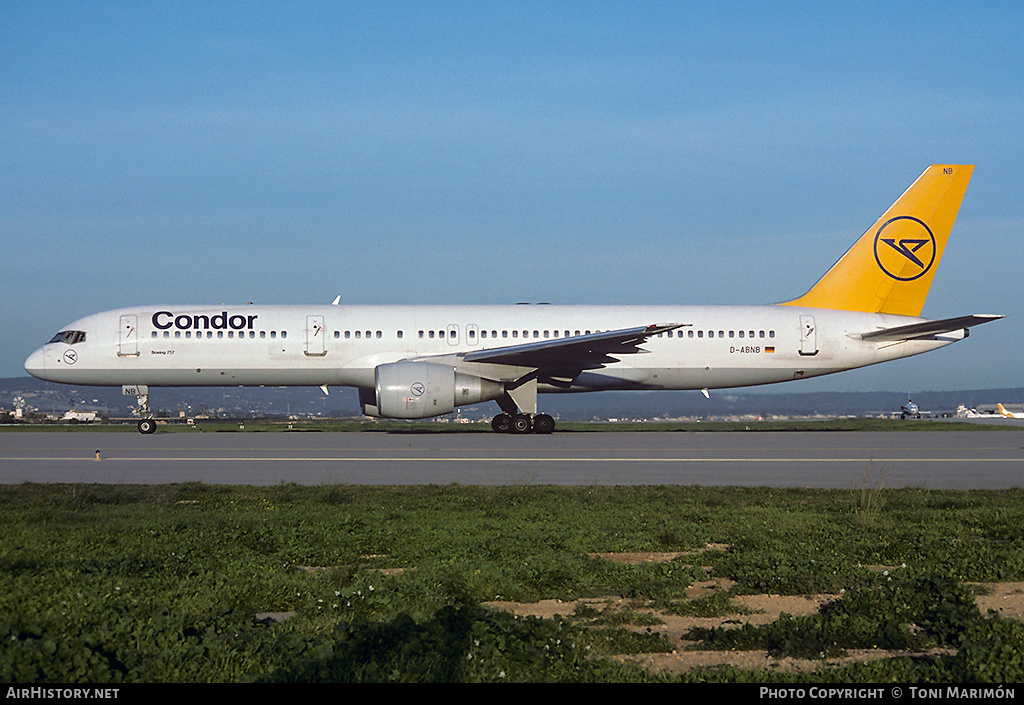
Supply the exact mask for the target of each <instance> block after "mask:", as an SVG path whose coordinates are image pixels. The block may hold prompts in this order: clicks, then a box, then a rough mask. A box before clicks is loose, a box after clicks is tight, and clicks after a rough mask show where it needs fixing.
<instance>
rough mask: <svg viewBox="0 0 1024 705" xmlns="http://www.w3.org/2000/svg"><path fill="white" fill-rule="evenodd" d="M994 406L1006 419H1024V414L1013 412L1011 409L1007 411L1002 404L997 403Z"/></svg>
mask: <svg viewBox="0 0 1024 705" xmlns="http://www.w3.org/2000/svg"><path fill="white" fill-rule="evenodd" d="M996 407H997V408H998V409H999V415H1000V416H1005V417H1006V418H1008V419H1024V414H1015V413H1013V412H1012V411H1007V410H1006V408H1005V407H1004V406H1003V405H1002V404H997V405H996Z"/></svg>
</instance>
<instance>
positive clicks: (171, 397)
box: [0, 377, 1024, 420]
mask: <svg viewBox="0 0 1024 705" xmlns="http://www.w3.org/2000/svg"><path fill="white" fill-rule="evenodd" d="M912 396H913V399H914V401H915V402H916V403H917V404H918V405H919V406H920V407H921V410H922V411H931V412H936V413H938V412H953V411H955V410H956V408H957V406H958V405H960V404H963V405H965V406H967V407H974V408H985V409H992V408H994V407H995V405H996V403H997V402H1002V403H1003V404H1007V405H1011V404H1012V405H1014V406H1017V407H1019V406H1020V405H1021V404H1024V388H1012V389H981V390H963V391H945V392H918V393H914V394H913V395H912ZM15 398H21V399H23V400H24V403H25V404H27V405H29V406H31V407H33V408H35V409H38V410H39V411H43V412H59V413H61V414H63V413H64V412H65V411H67V410H68V409H70V408H72V407H74V408H77V409H95V410H97V411H100V412H101V414H103V415H105V416H109V417H123V416H128V415H129V414H130V411H131V409H132V408H133V407H134V406H135V397H126V396H122V395H121V390H120V388H118V387H88V386H77V385H62V384H54V383H52V382H43V381H41V380H37V379H35V378H33V377H13V378H0V408H3V409H11V408H13V406H14V400H15ZM149 401H150V406H151V408H152V409H153V410H154V412H156V413H157V414H159V415H166V416H178V415H179V412H185V413H186V415H188V416H194V415H197V414H200V413H209V414H211V415H215V416H227V417H253V416H287V415H299V416H305V415H316V416H335V417H348V416H358V415H359V401H358V395H357V394H356V391H355V390H354V389H350V388H345V387H332V388H330V394H329V395H324V393H323V392H322V391H320V390H319V389H318V388H316V387H224V388H221V387H187V388H181V387H179V388H154V389H153V390H152V391H151V393H150V400H149ZM906 402H907V397H906V394H904V393H897V392H809V393H802V394H801V393H795V392H794V393H784V394H783V393H765V392H759V391H755V392H752V391H749V390H744V389H736V390H718V391H715V390H712V391H711V398H710V399H705V398H704V396H703V395H701V394H700V392H696V391H685V392H600V393H596V394H549V395H542V396H541V398H540V404H541V408H542V409H543V410H544V411H545V412H547V413H550V414H551V415H553V416H555V417H557V418H561V419H566V420H590V419H607V418H648V419H653V418H673V419H674V418H687V417H688V418H703V419H708V418H722V417H731V416H743V415H760V416H764V417H765V418H769V417H773V416H814V415H821V416H846V415H856V416H864V415H878V414H883V413H893V412H897V411H899V408H900V406H901V405H902V404H905V403H906ZM496 413H498V407H497V405H496V404H494V403H487V404H477V405H475V406H472V407H464V408H463V409H462V411H461V415H462V416H464V417H467V418H472V419H477V418H481V419H483V418H490V417H491V416H493V415H494V414H496Z"/></svg>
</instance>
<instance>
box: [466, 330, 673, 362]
mask: <svg viewBox="0 0 1024 705" xmlns="http://www.w3.org/2000/svg"><path fill="white" fill-rule="evenodd" d="M683 325H684V324H682V323H659V324H654V325H649V326H638V327H636V328H623V329H621V330H610V331H603V332H601V333H591V334H589V335H578V336H574V337H570V338H554V339H551V340H542V341H537V342H535V343H523V344H521V345H510V346H507V347H501V348H487V349H484V350H473V351H472V352H468V353H466V354H465V355H464V356H462V357H463V359H464V360H465V361H466V362H486V363H491V364H497V365H513V366H516V367H533V368H537V369H545V370H593V369H597V368H600V367H603V366H605V365H607V364H610V363H613V362H618V361H619V358H618V357H617V356H618V355H634V354H637V353H643V352H647V351H646V350H644V349H643V348H641V347H640V346H641V345H642V344H643V343H645V342H646V341H647V339H648V338H650V337H651V336H653V335H657V334H658V333H664V332H665V331H670V330H675V329H676V328H681V327H682V326H683Z"/></svg>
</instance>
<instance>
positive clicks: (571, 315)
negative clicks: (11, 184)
mask: <svg viewBox="0 0 1024 705" xmlns="http://www.w3.org/2000/svg"><path fill="white" fill-rule="evenodd" d="M973 171H974V167H973V166H963V165H935V166H932V167H929V168H928V169H927V170H925V172H924V173H923V174H922V175H921V176H920V177H919V178H918V179H917V181H915V182H914V183H913V185H912V186H911V187H910V188H909V189H907V191H906V192H905V193H904V194H903V195H902V196H900V197H899V199H897V201H896V202H895V203H894V204H893V205H892V206H891V207H890V208H889V209H888V210H887V211H886V212H885V213H884V214H883V215H882V216H881V217H880V218H879V219H878V220H877V221H876V222H875V224H874V225H872V226H871V228H870V229H868V231H867V232H866V233H865V234H864V235H863V236H861V238H860V239H859V240H857V242H855V243H854V245H853V247H851V248H850V249H849V251H847V252H846V254H845V255H843V257H842V258H840V260H839V261H838V262H837V263H836V264H835V265H834V266H833V267H832V268H831V269H830V270H829V271H828V272H826V274H825V275H824V276H823V277H822V278H821V279H820V280H819V281H818V283H817V284H815V285H814V286H813V287H812V288H811V290H810V291H808V292H807V293H806V294H804V295H803V296H801V297H800V298H798V299H794V300H793V301H787V302H785V303H780V304H771V305H761V306H670V305H666V306H553V305H517V306H465V305H460V306H341V305H339V303H338V301H339V300H338V299H335V301H334V303H333V304H330V305H322V306H253V305H247V306H213V307H211V306H179V305H174V306H172V305H159V306H143V307H135V308H125V309H119V310H116V311H107V312H105V313H98V314H95V315H92V316H87V317H86V318H82V319H80V320H78V321H75V322H74V323H71V324H69V325H67V326H66V327H65V328H63V329H62V330H61V331H60V332H59V333H57V334H56V335H55V336H54V337H53V339H52V340H50V342H48V343H46V344H45V345H43V346H42V347H41V348H39V349H38V350H36V351H35V352H33V353H32V354H31V355H30V356H29V358H28V360H26V362H25V369H26V370H27V371H28V372H29V373H30V374H32V375H33V376H35V377H38V378H40V379H44V380H51V381H54V382H63V383H66V384H90V385H108V386H121V387H122V388H123V389H124V392H125V393H126V394H135V395H137V396H138V400H139V408H138V413H139V414H140V416H141V417H142V420H141V421H139V430H140V431H141V432H142V433H152V432H153V431H154V430H155V428H156V426H155V424H154V422H153V419H152V417H151V415H150V413H149V388H150V387H190V386H191V387H209V386H257V385H271V386H282V385H294V386H319V387H320V388H322V389H323V390H324V392H325V393H326V392H327V390H328V387H330V386H347V387H356V388H358V390H359V401H360V404H361V406H362V411H363V413H364V414H366V415H368V416H376V417H386V418H399V419H421V418H428V417H432V416H439V415H442V414H447V413H450V412H452V411H453V410H454V409H455V408H456V407H458V406H463V405H466V404H477V403H480V402H485V401H495V402H497V404H498V406H499V407H500V409H501V413H500V414H498V415H497V416H495V417H494V419H493V421H492V426H493V428H494V430H495V431H498V432H502V433H509V432H511V433H531V432H532V433H551V432H552V431H553V430H554V427H555V422H554V419H552V418H551V416H549V415H548V414H543V413H538V405H537V395H538V393H547V392H562V393H565V392H595V391H601V390H611V389H618V390H641V389H642V390H652V389H695V390H696V389H699V390H701V391H703V392H704V394H705V395H706V394H707V393H708V390H709V389H718V388H725V387H744V386H750V385H759V384H773V383H775V382H786V381H789V380H797V379H805V378H809V377H818V376H820V375H826V374H832V373H833V372H842V371H844V370H850V369H854V368H857V367H864V366H865V365H873V364H875V363H879V362H885V361H887V360H894V359H897V358H902V357H909V356H911V355H917V354H919V353H923V352H927V351H929V350H935V349H936V348H941V347H944V346H946V345H949V344H950V343H955V342H956V341H958V340H961V339H963V338H966V337H967V335H968V333H969V329H970V327H971V326H975V325H978V324H981V323H986V322H988V321H992V320H995V319H997V318H1001V317H1002V316H998V315H988V314H974V315H965V316H957V317H955V318H946V319H942V320H929V319H925V318H921V317H920V316H921V311H922V309H923V307H924V302H925V297H926V296H927V295H928V290H929V288H930V287H931V283H932V279H933V277H934V276H935V270H936V268H937V267H938V264H939V260H940V259H941V257H942V251H943V249H944V247H945V245H946V241H947V239H948V238H949V233H950V230H951V229H952V227H953V222H954V220H955V219H956V215H957V212H958V211H959V209H960V203H961V201H962V200H963V197H964V193H965V192H966V190H967V184H968V182H969V181H970V179H971V174H972V172H973Z"/></svg>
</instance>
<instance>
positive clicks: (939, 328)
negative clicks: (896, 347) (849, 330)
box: [858, 313, 1003, 341]
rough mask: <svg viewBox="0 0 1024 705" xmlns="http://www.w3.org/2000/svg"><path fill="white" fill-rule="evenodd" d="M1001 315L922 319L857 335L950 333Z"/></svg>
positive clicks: (901, 337)
mask: <svg viewBox="0 0 1024 705" xmlns="http://www.w3.org/2000/svg"><path fill="white" fill-rule="evenodd" d="M1000 318H1003V316H997V315H993V314H988V313H975V314H972V315H970V316H958V317H956V318H944V319H942V320H940V321H924V322H923V323H911V324H910V325H906V326H896V327H895V328H883V329H881V330H873V331H868V332H867V333H861V334H860V336H858V337H859V338H860V339H861V340H878V341H885V340H914V339H915V338H930V337H932V336H935V335H939V334H941V333H950V332H952V331H955V330H962V329H965V328H970V327H971V326H978V325H981V324H982V323H988V322H989V321H997V320H999V319H1000Z"/></svg>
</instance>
